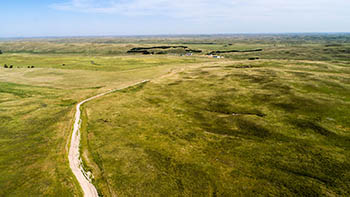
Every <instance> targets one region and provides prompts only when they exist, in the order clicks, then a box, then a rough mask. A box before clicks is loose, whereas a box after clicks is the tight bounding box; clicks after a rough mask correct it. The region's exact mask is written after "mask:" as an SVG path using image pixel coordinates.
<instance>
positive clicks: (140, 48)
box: [130, 46, 188, 51]
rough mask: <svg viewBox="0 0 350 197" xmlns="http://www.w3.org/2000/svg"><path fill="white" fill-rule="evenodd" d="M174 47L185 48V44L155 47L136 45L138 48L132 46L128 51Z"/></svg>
mask: <svg viewBox="0 0 350 197" xmlns="http://www.w3.org/2000/svg"><path fill="white" fill-rule="evenodd" d="M171 48H173V49H176V48H183V49H187V48H188V47H187V46H156V47H138V48H132V49H130V51H145V50H149V49H171Z"/></svg>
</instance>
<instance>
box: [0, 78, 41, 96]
mask: <svg viewBox="0 0 350 197" xmlns="http://www.w3.org/2000/svg"><path fill="white" fill-rule="evenodd" d="M31 88H32V86H27V85H19V84H14V83H5V82H0V93H8V94H13V95H15V96H18V97H21V98H27V97H31V96H32V95H36V94H40V93H39V92H38V91H34V90H32V89H31Z"/></svg>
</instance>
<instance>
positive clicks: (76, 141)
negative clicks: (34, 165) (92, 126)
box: [68, 80, 148, 197]
mask: <svg viewBox="0 0 350 197" xmlns="http://www.w3.org/2000/svg"><path fill="white" fill-rule="evenodd" d="M146 82H148V80H144V81H141V82H138V83H135V84H132V85H129V86H127V87H124V88H119V89H114V90H110V91H108V92H105V93H102V94H99V95H96V96H93V97H91V98H88V99H86V100H84V101H82V102H80V103H78V105H77V106H76V113H75V121H74V125H73V133H72V138H71V145H70V148H69V154H68V159H69V166H70V168H71V169H72V172H73V174H74V176H75V177H76V179H77V180H78V182H79V184H80V186H81V188H82V190H83V192H84V196H86V197H97V196H98V193H97V190H96V188H95V186H94V185H93V184H92V183H91V177H92V175H91V173H90V172H85V170H84V168H83V165H82V160H81V157H80V152H79V146H80V130H79V129H80V125H81V110H80V107H81V106H82V105H83V104H84V103H86V102H88V101H91V100H93V99H96V98H99V97H101V96H104V95H106V94H109V93H112V92H115V91H118V90H122V89H125V88H129V87H132V86H136V85H139V84H142V83H146Z"/></svg>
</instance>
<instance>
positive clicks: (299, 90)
mask: <svg viewBox="0 0 350 197" xmlns="http://www.w3.org/2000/svg"><path fill="white" fill-rule="evenodd" d="M349 43H350V42H349V36H348V35H339V36H332V35H328V36H327V35H324V36H318V35H317V36H314V37H313V36H308V35H306V36H299V37H298V36H297V37H294V36H290V37H288V36H277V35H275V36H272V37H268V36H265V37H264V36H261V37H249V36H237V37H198V38H193V37H191V38H123V39H122V38H94V39H85V38H76V39H42V40H24V41H23V40H19V41H2V42H0V50H2V51H3V52H4V54H1V55H0V196H28V195H29V196H81V195H82V193H81V189H80V188H79V185H78V184H77V182H76V180H75V178H74V177H73V174H72V172H71V171H70V169H69V164H68V158H67V152H68V147H69V143H68V142H69V137H70V135H71V129H72V128H71V126H72V121H73V116H74V107H75V104H77V103H78V102H79V101H82V100H84V99H86V98H88V97H91V96H93V95H96V94H99V93H102V92H106V91H108V90H111V89H114V88H121V87H125V86H127V85H130V84H133V83H135V82H138V81H142V80H145V79H150V80H151V81H150V82H148V83H146V84H143V85H140V86H137V87H132V88H128V89H126V90H122V91H118V92H115V93H112V94H110V95H106V96H104V97H101V98H98V99H97V100H93V101H91V102H89V103H87V104H85V105H84V107H83V108H84V110H83V125H82V142H81V143H82V146H81V148H82V149H81V153H82V155H83V160H84V163H85V165H86V168H88V169H90V170H91V171H92V172H93V175H94V177H95V178H94V184H95V185H96V187H97V189H98V190H99V192H100V194H103V195H104V196H256V195H257V196H281V195H285V196H320V195H321V196H348V195H350V181H349V180H350V173H349V172H350V160H349V157H350V150H349V148H350V147H349V146H350V122H349V120H348V117H349V116H350V110H349V109H350V61H349V60H350V53H349V49H350V44H349ZM168 44H170V45H174V46H175V45H182V44H184V45H186V46H188V47H190V48H191V49H197V50H203V53H202V54H195V55H194V56H190V57H186V56H180V55H179V54H167V55H152V56H151V55H128V54H126V51H127V50H129V49H131V48H133V47H151V46H162V45H168ZM256 48H262V49H263V51H262V52H253V53H228V54H223V55H224V56H225V58H224V59H213V58H210V57H207V56H205V53H207V52H210V51H216V50H249V49H256ZM250 57H259V58H260V59H259V60H255V61H250V60H248V58H250ZM4 64H7V65H13V68H12V69H9V68H4V67H3V65H4ZM28 66H35V68H27V67H28Z"/></svg>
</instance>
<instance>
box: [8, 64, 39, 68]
mask: <svg viewBox="0 0 350 197" xmlns="http://www.w3.org/2000/svg"><path fill="white" fill-rule="evenodd" d="M4 68H13V65H9V66H8V65H7V64H5V65H4ZM28 68H35V66H28Z"/></svg>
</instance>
